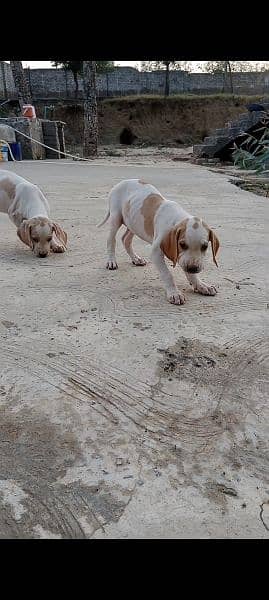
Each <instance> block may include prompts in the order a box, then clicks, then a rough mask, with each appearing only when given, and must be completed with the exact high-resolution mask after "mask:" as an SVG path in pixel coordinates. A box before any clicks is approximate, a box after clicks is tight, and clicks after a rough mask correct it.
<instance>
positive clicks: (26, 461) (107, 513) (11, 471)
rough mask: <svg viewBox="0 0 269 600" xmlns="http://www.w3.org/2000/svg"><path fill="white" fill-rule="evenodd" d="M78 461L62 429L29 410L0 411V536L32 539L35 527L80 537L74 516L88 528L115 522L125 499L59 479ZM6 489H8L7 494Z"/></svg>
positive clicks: (72, 440)
mask: <svg viewBox="0 0 269 600" xmlns="http://www.w3.org/2000/svg"><path fill="white" fill-rule="evenodd" d="M81 461H82V462H83V456H82V453H81V450H80V446H79V444H78V442H77V441H76V439H75V437H74V435H73V434H72V433H71V432H68V431H65V432H64V431H61V430H60V428H59V427H56V426H55V425H54V424H52V423H51V422H50V421H49V420H48V419H47V418H45V417H43V418H42V419H41V418H40V417H39V416H35V415H34V413H33V411H31V413H30V412H28V411H20V412H19V413H18V414H13V413H10V412H9V411H8V410H2V411H1V425H0V537H1V538H13V539H14V538H33V537H40V535H39V534H38V535H35V531H36V532H38V531H39V530H41V531H45V532H50V535H51V536H53V537H62V538H72V539H75V538H84V537H85V533H84V531H83V528H82V526H81V524H80V522H79V520H78V519H77V518H76V517H75V513H80V514H81V515H82V518H83V515H84V516H85V519H86V518H88V519H89V520H88V523H89V527H90V523H91V527H92V529H93V531H94V530H95V529H98V528H99V527H100V526H101V524H100V522H99V518H100V519H101V523H103V522H108V521H116V520H117V519H118V518H119V517H120V515H121V513H122V511H123V509H124V507H125V503H124V502H123V501H119V500H117V499H115V498H113V496H112V495H111V493H110V491H109V489H106V486H105V484H104V483H103V482H102V480H101V481H100V485H99V486H86V485H83V484H82V483H80V482H76V483H70V484H69V485H64V484H62V483H61V482H60V479H61V477H63V476H64V475H65V474H66V470H67V468H68V467H71V466H74V465H76V464H78V463H80V462H81ZM7 490H8V492H9V493H7Z"/></svg>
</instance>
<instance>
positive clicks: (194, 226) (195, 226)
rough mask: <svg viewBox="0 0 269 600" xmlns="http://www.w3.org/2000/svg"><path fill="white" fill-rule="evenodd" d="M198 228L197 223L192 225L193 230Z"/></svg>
mask: <svg viewBox="0 0 269 600" xmlns="http://www.w3.org/2000/svg"><path fill="white" fill-rule="evenodd" d="M198 227H199V223H197V221H196V223H193V225H192V228H193V229H198Z"/></svg>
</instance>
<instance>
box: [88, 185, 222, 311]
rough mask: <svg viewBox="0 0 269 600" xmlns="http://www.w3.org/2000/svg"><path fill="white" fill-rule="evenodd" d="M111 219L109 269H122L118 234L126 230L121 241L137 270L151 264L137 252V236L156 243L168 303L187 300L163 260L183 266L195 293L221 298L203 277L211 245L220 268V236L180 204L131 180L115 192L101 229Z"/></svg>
mask: <svg viewBox="0 0 269 600" xmlns="http://www.w3.org/2000/svg"><path fill="white" fill-rule="evenodd" d="M109 217H110V232H109V236H108V240H107V250H108V258H107V264H106V267H107V269H117V268H118V265H117V262H116V257H115V247H116V233H117V231H118V229H119V228H120V227H121V225H125V226H126V230H125V232H124V234H123V237H122V242H123V245H124V247H125V249H126V252H127V253H128V254H129V256H130V258H131V260H132V263H133V264H134V265H137V266H143V265H145V264H146V261H145V260H144V258H140V256H137V254H136V253H135V252H134V250H133V247H132V240H133V236H134V235H137V236H138V237H140V238H141V239H142V240H144V241H145V242H148V243H150V244H151V259H152V262H153V263H154V264H155V266H156V267H157V269H158V271H159V274H160V277H161V280H162V282H163V284H164V287H165V290H166V294H167V299H168V300H169V302H171V303H172V304H184V302H185V297H184V294H183V293H182V292H181V291H179V290H178V289H177V287H176V284H175V282H174V278H173V276H172V273H171V272H170V271H169V269H168V267H167V265H166V263H165V259H164V256H166V257H167V258H169V259H170V260H171V261H172V263H173V266H174V267H175V265H176V264H177V263H178V264H179V265H180V266H181V267H182V269H183V271H184V273H185V275H186V277H187V279H188V281H189V283H190V284H191V285H192V286H193V289H194V291H195V292H199V293H200V294H205V295H207V296H214V295H215V294H216V292H217V290H216V288H215V287H214V286H213V285H207V284H206V283H204V281H201V279H200V278H199V277H198V273H200V271H202V269H203V266H204V258H205V255H206V251H207V248H208V245H209V243H211V248H212V255H213V260H214V262H215V264H216V265H217V262H216V255H217V252H218V249H219V240H218V238H217V236H216V234H215V233H214V232H213V231H212V229H210V228H209V227H208V225H206V223H204V221H202V220H201V219H199V218H198V217H194V216H193V215H190V214H189V213H187V212H186V211H185V210H184V209H183V208H181V206H179V204H177V203H176V202H172V201H170V200H166V199H165V198H164V197H163V196H162V195H161V194H160V192H159V191H158V190H157V189H156V188H155V187H153V185H150V184H148V183H144V182H143V181H141V180H139V179H128V180H126V181H122V182H121V183H118V184H117V185H115V186H114V187H113V189H112V190H111V192H110V195H109V209H108V212H107V214H106V217H105V219H104V221H103V222H102V223H100V225H98V227H101V226H102V225H104V223H105V222H106V221H107V219H108V218H109Z"/></svg>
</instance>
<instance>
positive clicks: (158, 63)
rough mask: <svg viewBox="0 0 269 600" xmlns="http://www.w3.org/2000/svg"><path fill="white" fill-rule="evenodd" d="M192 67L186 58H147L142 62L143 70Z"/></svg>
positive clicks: (187, 68) (172, 69)
mask: <svg viewBox="0 0 269 600" xmlns="http://www.w3.org/2000/svg"><path fill="white" fill-rule="evenodd" d="M190 67H191V63H190V62H187V61H184V60H183V61H180V60H147V61H142V62H141V70H142V71H156V70H162V69H169V70H170V71H175V70H182V71H189V70H190Z"/></svg>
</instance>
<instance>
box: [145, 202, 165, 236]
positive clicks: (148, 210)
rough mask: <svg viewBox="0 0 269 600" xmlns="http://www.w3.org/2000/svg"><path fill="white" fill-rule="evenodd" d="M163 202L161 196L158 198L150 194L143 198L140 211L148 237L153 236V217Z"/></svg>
mask: <svg viewBox="0 0 269 600" xmlns="http://www.w3.org/2000/svg"><path fill="white" fill-rule="evenodd" d="M163 202H164V198H162V196H159V195H158V194H150V195H149V196H147V197H146V198H145V200H144V202H143V205H142V207H141V209H140V211H141V214H142V215H143V217H144V229H145V232H146V233H147V235H148V236H150V237H153V236H154V217H155V214H156V212H157V210H158V208H159V207H160V206H161V204H162V203H163Z"/></svg>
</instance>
